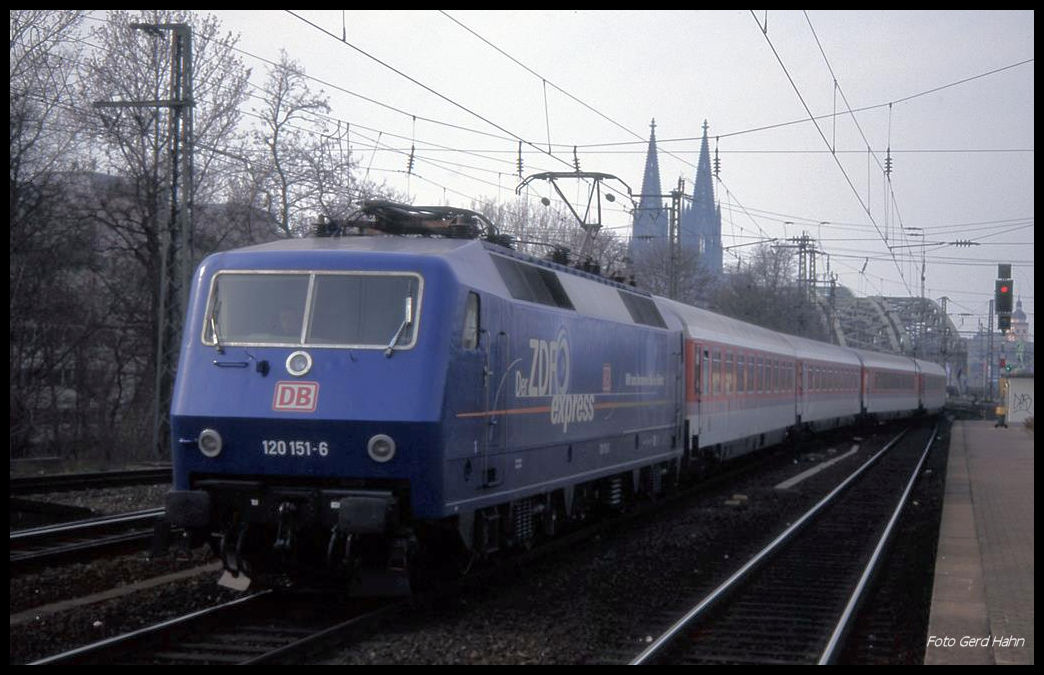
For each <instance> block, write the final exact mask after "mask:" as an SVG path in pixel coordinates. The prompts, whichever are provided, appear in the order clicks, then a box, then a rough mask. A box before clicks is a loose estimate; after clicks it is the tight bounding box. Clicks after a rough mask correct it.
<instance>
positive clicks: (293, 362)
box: [286, 352, 312, 377]
mask: <svg viewBox="0 0 1044 675" xmlns="http://www.w3.org/2000/svg"><path fill="white" fill-rule="evenodd" d="M311 369H312V357H311V355H309V353H308V352H294V353H293V354H291V355H290V356H288V357H286V372H288V373H290V374H291V375H294V376H296V377H301V376H302V375H305V374H307V373H308V371H309V370H311Z"/></svg>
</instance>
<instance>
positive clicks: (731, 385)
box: [724, 352, 736, 395]
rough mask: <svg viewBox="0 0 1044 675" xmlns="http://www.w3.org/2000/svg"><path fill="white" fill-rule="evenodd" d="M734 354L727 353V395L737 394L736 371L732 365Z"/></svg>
mask: <svg viewBox="0 0 1044 675" xmlns="http://www.w3.org/2000/svg"><path fill="white" fill-rule="evenodd" d="M732 363H733V361H732V352H725V387H724V389H725V392H724V393H725V394H726V395H730V394H735V393H736V370H735V369H734V368H733V365H732Z"/></svg>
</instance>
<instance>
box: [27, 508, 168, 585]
mask: <svg viewBox="0 0 1044 675" xmlns="http://www.w3.org/2000/svg"><path fill="white" fill-rule="evenodd" d="M163 511H164V510H163V509H162V508H156V509H145V510H142V511H134V512H132V513H122V514H117V515H114V516H102V517H100V518H91V519H89V520H78V521H74V522H69V523H60V524H57V525H47V526H44V527H34V528H31V529H26V530H15V531H13V532H11V536H10V548H9V551H10V569H11V571H12V572H23V571H25V570H28V569H32V568H36V567H42V566H45V565H51V564H57V563H68V562H74V561H81V560H87V559H91V558H94V557H97V556H100V555H111V554H113V553H116V552H124V551H135V550H142V549H143V548H145V546H146V545H147V544H148V542H149V541H150V540H151V538H152V534H153V528H154V524H155V522H156V519H157V518H158V517H160V516H162V515H163Z"/></svg>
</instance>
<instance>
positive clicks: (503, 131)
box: [215, 10, 1034, 331]
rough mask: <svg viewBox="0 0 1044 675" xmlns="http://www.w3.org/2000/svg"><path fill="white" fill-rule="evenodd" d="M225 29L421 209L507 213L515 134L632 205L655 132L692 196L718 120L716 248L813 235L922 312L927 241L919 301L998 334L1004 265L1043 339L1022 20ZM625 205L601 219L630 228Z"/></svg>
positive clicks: (1029, 65) (461, 16) (621, 14)
mask: <svg viewBox="0 0 1044 675" xmlns="http://www.w3.org/2000/svg"><path fill="white" fill-rule="evenodd" d="M215 14H216V15H217V16H218V17H219V18H220V19H221V21H222V22H223V24H224V27H225V28H226V29H227V30H230V31H232V32H234V33H239V34H240V42H239V47H240V48H241V49H242V50H243V51H244V52H247V53H248V54H249V55H253V56H257V57H262V58H265V59H269V60H278V58H279V50H280V49H284V50H286V52H287V54H288V55H289V56H290V57H291V58H293V59H295V60H296V61H298V62H299V63H300V64H301V65H302V66H303V68H304V70H305V72H306V74H308V75H309V76H312V77H314V78H318V79H319V80H322V81H323V82H325V84H321V83H318V82H313V83H312V85H313V86H314V87H315V88H316V89H322V90H323V91H324V92H325V93H326V94H327V95H328V96H329V98H330V102H331V105H332V108H333V109H332V113H331V115H332V116H333V117H336V118H338V119H340V120H343V121H344V122H346V123H350V124H351V125H352V126H351V134H350V140H351V148H352V152H353V154H354V156H356V157H358V158H359V159H360V161H361V165H362V166H363V167H365V168H368V169H369V171H370V177H371V178H377V179H383V180H386V181H387V182H388V183H389V185H391V186H393V187H396V188H397V189H399V190H404V191H408V193H409V194H410V195H411V196H412V197H413V201H414V203H416V204H451V205H454V206H461V207H468V206H471V204H472V202H473V200H478V199H480V198H483V197H495V198H500V199H502V200H508V199H514V198H515V197H514V189H515V186H516V185H517V184H518V182H519V178H518V175H517V161H518V154H519V141H520V140H521V141H522V142H523V147H522V160H523V163H524V173H525V174H526V175H528V174H531V173H536V172H542V171H566V170H570V169H571V168H572V166H573V161H574V146H575V147H576V151H575V152H576V157H577V158H578V159H579V162H580V166H581V169H582V170H585V171H598V172H605V173H611V174H614V175H616V176H618V177H620V178H621V179H622V180H623V181H624V182H626V183H627V184H628V185H629V186H630V187H631V189H633V190H634V192H635V193H637V192H639V191H640V190H641V188H642V185H641V183H642V173H643V167H644V162H645V152H646V146H647V142H648V137H649V128H650V127H649V124H650V120H651V119H653V118H655V120H656V136H657V139H658V141H659V151H660V175H661V181H662V185H661V188H662V190H663V191H664V192H667V191H669V190H670V189H671V188H673V187H674V186H675V185H676V184H677V181H678V179H679V178H682V179H684V180H685V186H686V191H687V192H689V193H690V194H691V191H692V180H693V174H694V171H695V165H696V160H697V154H698V151H699V138H700V136H701V135H702V125H703V122H704V120H706V121H707V123H708V125H709V130H708V134H709V137H710V147H711V152H712V153H713V152H714V150H715V149H717V152H718V157H719V159H720V162H721V164H720V175H719V178H720V180H719V181H717V182H716V184H715V191H716V194H717V197H718V200H719V202H720V204H721V208H722V221H723V222H722V234H723V243H724V245H725V246H726V247H730V246H737V245H742V244H749V243H751V242H755V241H758V240H766V239H771V238H777V239H782V238H788V237H794V236H798V235H800V234H801V233H802V232H803V231H807V232H808V233H809V234H811V235H812V236H814V237H816V238H818V239H819V240H820V242H821V244H822V248H823V250H824V251H825V252H826V253H827V254H829V256H830V269H831V271H832V272H835V273H837V275H838V278H839V281H840V282H841V283H842V284H844V285H846V286H848V287H849V288H851V289H852V290H853V291H855V292H856V293H857V294H858V295H878V294H883V295H898V296H910V295H915V296H916V295H919V294H920V283H921V281H920V267H921V246H920V242H921V239H920V238H918V235H920V234H921V233H923V234H924V240H925V241H926V242H927V245H926V246H925V247H924V253H925V260H926V263H927V265H926V279H925V288H926V291H925V292H926V295H927V296H928V297H931V298H934V299H936V300H938V299H939V298H941V297H942V296H948V297H949V298H950V305H949V309H950V312H951V313H952V314H953V315H954V322H955V323H956V324H957V326H958V328H960V329H961V330H962V331H972V330H974V329H975V328H976V327H977V326H978V324H979V322H980V321H982V322H985V319H986V314H987V310H988V303H989V301H990V299H991V298H992V297H993V280H994V278H995V277H996V273H997V268H996V264H997V263H1001V262H1010V263H1012V266H1013V276H1014V280H1015V284H1014V285H1015V291H1016V294H1017V295H1018V296H1020V297H1021V299H1022V301H1023V309H1024V310H1025V311H1026V312H1027V314H1028V315H1029V317H1030V321H1031V325H1032V321H1033V295H1034V288H1033V180H1034V176H1033V144H1034V138H1033V136H1034V134H1033V112H1034V111H1033V107H1034V106H1033V96H1034V91H1033V89H1034V87H1033V81H1034V77H1033V76H1034V63H1033V52H1034V49H1033V45H1034V29H1033V20H1034V15H1033V12H1030V11H997V12H984V11H924V12H903V11H852V12H844V11H818V10H816V11H809V12H808V13H807V14H806V13H804V12H801V11H782V10H754V11H753V12H751V11H748V10H721V11H645V12H642V11H561V12H554V11H502V12H501V11H447V12H440V11H436V10H425V11H355V10H347V11H343V12H342V11H341V10H329V11H301V12H296V11H294V13H289V12H286V11H275V10H254V11H249V12H246V11H220V12H215ZM309 22H310V23H309ZM342 36H343V37H345V38H346V40H345V41H342ZM244 60H245V62H246V63H247V65H248V66H251V67H253V68H254V71H255V72H254V76H253V81H254V83H255V84H258V85H260V84H262V83H263V81H264V75H265V66H264V64H263V63H261V62H260V61H257V60H256V59H254V58H253V57H252V56H244ZM835 82H836V85H835ZM367 99H370V100H367ZM889 104H891V105H889ZM850 110H851V111H856V112H851V113H850V112H849V111H850ZM835 112H836V113H837V116H836V117H832V115H833V114H834V113H835ZM810 116H815V117H816V118H818V119H817V120H816V122H815V123H813V122H812V121H811V120H810ZM411 146H413V147H415V152H414V157H415V162H414V169H413V175H407V174H406V173H405V170H406V166H407V161H408V156H409V153H410V147H411ZM889 148H890V149H891V159H892V167H893V170H892V174H891V182H890V184H889V183H888V182H886V181H885V180H884V177H883V173H884V165H885V161H886V156H887V150H888V149H889ZM549 150H550V152H549ZM832 151H836V152H832ZM563 187H566V188H569V187H570V186H566V185H563ZM571 189H572V192H571V193H570V192H569V191H568V189H567V192H566V193H567V195H569V196H570V197H573V198H574V199H576V200H577V201H581V202H582V201H583V200H585V199H586V192H585V191H584V189H582V188H581V186H578V185H574V186H572V188H571ZM524 196H525V197H527V198H530V199H533V200H537V199H539V198H540V197H543V196H550V197H554V196H555V195H554V194H553V193H552V192H551V189H550V187H549V186H548V185H547V184H546V183H544V182H540V183H534V184H532V185H531V187H530V189H529V190H528V191H527V192H526V194H524ZM619 204H620V202H617V204H616V206H614V208H613V210H612V211H608V212H607V213H606V215H605V216H604V219H603V220H604V223H605V226H606V227H612V228H614V230H615V231H617V232H620V233H622V234H627V233H629V228H630V215H629V214H627V213H625V212H623V211H622V210H621V208H620V207H619ZM904 227H905V228H908V229H906V230H905V231H904V230H903V228H904ZM914 228H923V229H920V230H918V229H914ZM958 241H971V242H977V243H978V244H979V245H977V246H955V245H953V244H951V243H950V242H958ZM749 250H750V248H749V247H742V246H740V247H739V248H735V249H731V250H726V253H725V265H726V266H732V267H734V266H735V264H736V260H737V256H743V255H745V254H746V253H747V252H748V251H749ZM819 266H820V270H821V271H822V270H823V269H824V267H825V260H821V261H820V263H819ZM961 314H966V315H967V316H960V315H961Z"/></svg>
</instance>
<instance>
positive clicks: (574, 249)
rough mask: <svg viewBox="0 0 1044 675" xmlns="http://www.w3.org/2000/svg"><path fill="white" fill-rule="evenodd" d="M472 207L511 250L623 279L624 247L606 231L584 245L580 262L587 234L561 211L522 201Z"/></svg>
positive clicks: (479, 204)
mask: <svg viewBox="0 0 1044 675" xmlns="http://www.w3.org/2000/svg"><path fill="white" fill-rule="evenodd" d="M472 208H473V209H474V210H476V211H478V212H479V213H481V214H483V215H484V216H486V217H487V218H489V220H490V221H491V222H492V223H494V224H495V225H496V226H497V228H498V230H499V231H500V232H501V233H502V234H507V235H510V236H511V237H512V238H513V240H514V242H515V247H516V248H517V249H518V250H520V251H524V252H526V253H529V254H530V255H534V256H537V257H543V258H548V259H550V260H554V261H555V262H559V263H561V264H566V265H574V266H583V265H584V264H587V265H588V267H591V268H592V269H597V270H598V271H599V272H600V273H602V274H604V275H606V276H614V277H619V278H623V277H624V275H625V273H626V261H625V257H626V247H625V246H624V245H623V243H622V242H621V241H620V240H619V238H618V237H616V236H615V235H614V234H613V233H612V232H610V231H602V232H599V233H598V234H597V235H595V236H594V237H593V238H592V239H591V240H590V241H588V242H587V256H588V257H589V258H590V260H581V259H580V252H581V251H582V250H584V243H585V241H584V240H585V238H586V237H587V233H586V232H585V231H584V230H583V229H582V228H581V227H580V224H579V223H578V222H577V221H576V218H575V217H574V216H573V215H572V214H570V213H568V212H566V210H565V209H556V208H554V207H553V206H533V205H532V204H530V202H529V201H528V200H526V199H518V200H516V201H514V202H496V201H494V200H492V199H489V200H485V201H480V202H478V203H473V204H472Z"/></svg>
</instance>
